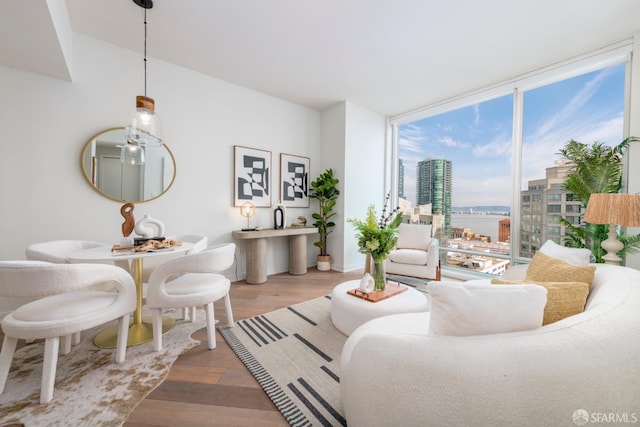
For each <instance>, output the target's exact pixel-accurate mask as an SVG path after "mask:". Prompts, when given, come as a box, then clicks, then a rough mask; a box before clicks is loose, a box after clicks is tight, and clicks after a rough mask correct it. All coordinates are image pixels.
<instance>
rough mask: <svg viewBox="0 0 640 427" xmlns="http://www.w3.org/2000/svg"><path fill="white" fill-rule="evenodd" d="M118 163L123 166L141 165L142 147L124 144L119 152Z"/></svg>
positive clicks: (142, 159) (142, 157)
mask: <svg viewBox="0 0 640 427" xmlns="http://www.w3.org/2000/svg"><path fill="white" fill-rule="evenodd" d="M120 162H121V163H122V164H125V165H134V166H137V165H143V164H144V147H142V146H140V145H136V144H130V143H127V144H124V145H123V146H122V149H121V150H120Z"/></svg>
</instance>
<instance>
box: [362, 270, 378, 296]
mask: <svg viewBox="0 0 640 427" xmlns="http://www.w3.org/2000/svg"><path fill="white" fill-rule="evenodd" d="M374 285H375V283H374V281H373V277H371V275H370V274H369V273H364V276H362V279H360V286H359V289H360V291H362V292H364V293H365V294H368V293H369V292H372V291H373V288H374Z"/></svg>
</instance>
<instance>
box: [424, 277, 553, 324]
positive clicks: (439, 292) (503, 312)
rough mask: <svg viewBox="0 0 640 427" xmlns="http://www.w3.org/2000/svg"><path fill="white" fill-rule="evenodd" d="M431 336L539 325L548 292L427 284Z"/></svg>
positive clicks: (531, 288) (519, 287)
mask: <svg viewBox="0 0 640 427" xmlns="http://www.w3.org/2000/svg"><path fill="white" fill-rule="evenodd" d="M428 290H429V298H430V300H431V315H430V321H429V333H430V334H431V335H454V336H467V335H488V334H498V333H504V332H515V331H525V330H529V329H535V328H538V327H540V326H541V325H542V318H543V312H544V306H545V304H546V302H547V290H546V289H545V288H543V287H542V286H538V285H513V286H494V285H492V284H490V283H486V284H479V283H472V284H469V283H447V282H430V283H429V286H428Z"/></svg>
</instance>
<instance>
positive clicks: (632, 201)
mask: <svg viewBox="0 0 640 427" xmlns="http://www.w3.org/2000/svg"><path fill="white" fill-rule="evenodd" d="M584 221H585V222H589V223H591V224H609V236H608V238H607V240H604V241H603V242H602V243H601V246H602V249H604V250H605V251H607V254H606V255H605V256H603V257H602V258H603V259H604V262H605V263H606V264H620V261H622V258H620V257H619V256H618V255H617V253H618V252H619V251H621V250H622V249H623V248H624V244H623V243H622V242H621V241H619V240H618V234H617V232H616V226H617V225H621V226H623V227H638V226H640V195H638V194H621V193H595V194H592V195H591V196H590V197H589V202H588V203H587V211H586V212H585V214H584Z"/></svg>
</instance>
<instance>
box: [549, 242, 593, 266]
mask: <svg viewBox="0 0 640 427" xmlns="http://www.w3.org/2000/svg"><path fill="white" fill-rule="evenodd" d="M540 252H542V253H543V254H545V255H547V256H550V257H553V258H558V259H561V260H562V261H564V262H568V263H569V264H575V265H587V264H589V261H590V260H591V251H590V250H589V249H584V248H567V247H564V246H562V245H559V244H557V243H556V242H554V241H553V240H547V241H546V242H544V245H542V247H541V248H540Z"/></svg>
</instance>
